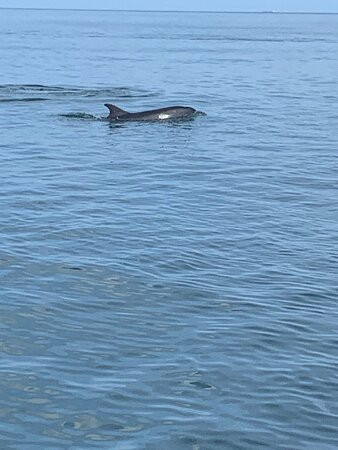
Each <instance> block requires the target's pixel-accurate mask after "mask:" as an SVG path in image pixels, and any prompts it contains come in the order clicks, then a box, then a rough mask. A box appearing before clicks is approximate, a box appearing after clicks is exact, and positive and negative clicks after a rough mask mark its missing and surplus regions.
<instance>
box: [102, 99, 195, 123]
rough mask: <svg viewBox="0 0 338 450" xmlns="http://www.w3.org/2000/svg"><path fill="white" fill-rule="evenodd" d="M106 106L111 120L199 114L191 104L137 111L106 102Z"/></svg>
mask: <svg viewBox="0 0 338 450" xmlns="http://www.w3.org/2000/svg"><path fill="white" fill-rule="evenodd" d="M104 106H106V107H107V108H108V109H109V113H110V114H109V116H108V117H107V119H108V120H111V121H117V120H120V121H131V120H143V121H146V120H148V121H152V120H168V119H183V118H188V117H192V116H194V115H195V114H197V111H196V109H194V108H190V107H189V106H169V107H167V108H160V109H152V110H149V111H141V112H135V113H132V112H127V111H124V110H123V109H121V108H118V107H117V106H115V105H111V104H110V103H105V105H104Z"/></svg>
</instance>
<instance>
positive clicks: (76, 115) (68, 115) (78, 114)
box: [59, 112, 102, 120]
mask: <svg viewBox="0 0 338 450" xmlns="http://www.w3.org/2000/svg"><path fill="white" fill-rule="evenodd" d="M59 117H64V118H66V119H81V120H102V118H101V117H97V116H94V115H92V114H87V113H82V112H74V113H72V112H71V113H65V114H59Z"/></svg>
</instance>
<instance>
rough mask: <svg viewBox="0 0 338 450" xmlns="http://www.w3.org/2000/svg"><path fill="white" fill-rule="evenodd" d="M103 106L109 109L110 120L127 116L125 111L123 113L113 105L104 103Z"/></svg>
mask: <svg viewBox="0 0 338 450" xmlns="http://www.w3.org/2000/svg"><path fill="white" fill-rule="evenodd" d="M104 106H106V107H107V108H108V109H109V113H110V114H109V116H108V117H110V118H112V119H114V118H115V117H119V116H124V115H125V114H128V113H127V111H124V110H123V109H121V108H118V107H117V106H115V105H112V104H110V103H105V104H104Z"/></svg>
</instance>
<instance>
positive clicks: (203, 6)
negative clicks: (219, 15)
mask: <svg viewBox="0 0 338 450" xmlns="http://www.w3.org/2000/svg"><path fill="white" fill-rule="evenodd" d="M0 7H10V8H17V7H18V8H75V9H77V8H80V9H81V8H83V9H138V10H149V9H150V10H195V11H203V10H204V11H206V10H207V11H266V10H276V11H289V12H297V11H304V12H336V13H337V12H338V0H119V1H118V0H0Z"/></svg>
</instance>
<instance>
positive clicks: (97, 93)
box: [0, 84, 156, 102]
mask: <svg viewBox="0 0 338 450" xmlns="http://www.w3.org/2000/svg"><path fill="white" fill-rule="evenodd" d="M41 93H43V96H44V97H43V98H41ZM27 94H28V95H29V97H27ZM155 95H156V94H154V93H153V92H149V91H146V90H144V89H138V88H128V87H125V86H122V87H94V88H91V87H77V86H46V85H42V84H3V85H0V101H2V102H10V101H42V100H43V101H46V100H54V99H59V98H60V97H62V98H67V99H70V98H73V99H76V98H88V97H91V98H95V97H96V98H98V99H116V98H140V97H153V96H155ZM2 97H3V98H2Z"/></svg>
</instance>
